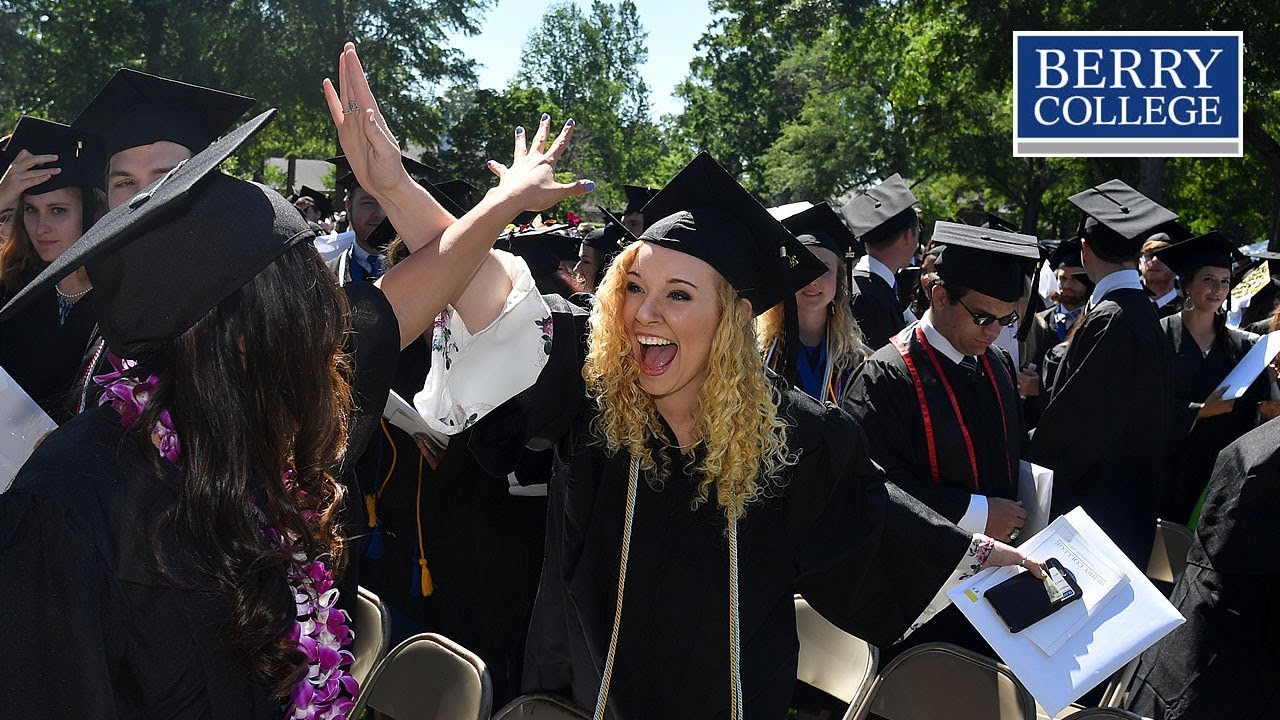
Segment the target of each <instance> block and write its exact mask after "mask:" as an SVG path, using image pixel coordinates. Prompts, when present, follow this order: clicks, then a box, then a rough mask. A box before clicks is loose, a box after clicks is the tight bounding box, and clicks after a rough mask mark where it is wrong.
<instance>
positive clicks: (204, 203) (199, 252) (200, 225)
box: [0, 110, 315, 358]
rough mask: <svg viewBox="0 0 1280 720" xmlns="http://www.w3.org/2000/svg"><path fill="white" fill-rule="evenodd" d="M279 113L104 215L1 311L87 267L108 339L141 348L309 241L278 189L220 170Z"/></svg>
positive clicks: (2, 313)
mask: <svg viewBox="0 0 1280 720" xmlns="http://www.w3.org/2000/svg"><path fill="white" fill-rule="evenodd" d="M275 113H276V111H275V110H269V111H267V112H265V113H263V114H262V115H259V116H258V117H256V118H254V119H253V120H250V121H249V122H248V123H246V124H245V125H243V126H242V127H240V128H238V129H236V130H235V131H234V132H231V133H229V134H228V135H226V136H225V137H223V138H222V139H220V140H218V141H216V142H215V143H213V144H212V145H210V146H209V147H208V148H206V149H205V150H204V151H202V152H200V153H198V154H197V155H195V156H194V157H192V158H191V159H190V160H187V161H184V162H183V163H181V164H180V165H178V166H177V167H176V168H174V169H173V170H172V171H171V172H169V174H168V175H166V176H164V177H163V178H161V179H160V180H158V181H156V182H155V183H153V184H152V185H151V186H150V187H148V188H147V189H146V190H145V191H144V192H142V193H140V194H138V195H135V196H134V197H133V198H131V199H130V200H129V201H128V202H125V203H123V204H121V205H119V206H118V207H116V208H115V209H114V210H112V211H111V212H109V213H107V214H106V215H105V216H103V218H102V219H101V220H99V221H98V222H97V223H95V224H94V225H93V227H91V228H90V229H89V230H88V232H86V233H85V234H84V235H83V236H81V237H80V239H79V240H77V241H76V242H75V243H74V244H73V245H72V246H71V247H69V248H67V250H66V251H65V252H63V253H62V255H60V256H58V258H57V259H56V260H54V261H53V262H52V263H50V264H49V266H48V267H46V268H45V269H44V271H43V272H41V273H40V275H38V276H37V277H36V279H35V280H33V281H32V282H31V283H30V284H28V285H27V286H26V287H24V288H23V289H22V290H21V291H19V292H18V294H17V295H15V296H14V297H13V299H12V300H10V301H9V303H8V304H7V305H5V306H4V308H3V309H0V320H3V319H5V318H8V317H9V316H11V315H13V314H14V312H16V311H17V310H20V309H21V308H22V307H24V306H25V305H26V304H27V303H28V302H29V301H30V300H31V299H32V298H34V297H36V296H37V295H39V294H41V293H45V292H48V290H49V288H50V286H52V285H53V284H54V283H55V282H57V281H58V280H60V279H62V278H64V277H66V276H67V275H69V274H71V273H72V272H73V271H75V270H76V269H77V268H79V267H84V268H85V269H86V270H88V273H89V278H90V279H91V280H92V281H93V289H94V291H93V294H92V295H91V296H90V297H91V298H92V300H91V302H92V303H93V311H94V315H95V316H96V317H97V320H98V327H99V329H100V330H101V332H102V336H103V338H105V339H106V341H107V347H109V348H110V349H111V350H112V352H115V353H116V354H117V355H120V356H121V357H126V358H137V357H138V356H139V355H141V354H143V353H146V352H147V351H149V350H151V349H154V347H155V346H156V345H157V344H159V343H163V342H165V341H168V340H171V339H173V338H175V337H177V336H178V335H180V334H182V333H183V332H185V331H186V330H187V329H188V328H190V327H191V326H192V325H194V324H195V323H196V321H198V320H199V319H200V318H201V317H204V315H206V314H207V313H208V312H209V311H210V310H212V309H213V308H214V306H216V305H217V304H218V303H219V302H221V301H222V300H223V299H224V298H226V297H227V296H229V295H231V294H232V293H234V292H235V291H236V290H238V289H240V288H241V287H243V286H244V285H245V284H246V283H248V282H249V281H250V280H251V279H253V277H254V276H255V275H257V274H258V273H259V272H261V271H262V270H263V269H264V268H266V267H267V266H268V265H270V264H271V263H272V262H274V261H275V260H276V258H278V257H280V256H281V255H282V254H284V252H285V251H286V250H288V249H289V248H290V247H292V246H294V245H296V244H298V243H303V242H310V241H311V240H312V239H313V238H314V237H315V233H314V231H313V230H312V229H311V227H310V226H309V225H308V224H307V223H306V221H305V220H303V219H302V215H301V214H300V213H299V212H298V211H297V209H295V208H294V207H293V206H292V205H291V204H289V202H288V201H287V200H285V199H284V198H283V197H281V196H280V195H279V194H278V193H276V192H275V191H274V190H271V189H270V188H267V187H263V186H261V185H257V184H255V183H250V182H246V181H244V180H238V179H236V178H233V177H231V176H229V175H224V174H222V173H220V172H218V166H219V165H220V164H221V163H222V161H223V160H225V159H226V158H227V156H229V155H230V154H231V153H233V152H235V151H236V150H237V149H238V148H239V147H240V146H241V145H243V144H244V143H245V142H246V141H247V140H248V139H249V138H251V137H252V136H253V135H254V133H256V132H257V131H258V130H260V129H261V128H262V127H263V126H264V125H266V124H267V123H268V122H270V121H271V119H272V118H273V117H274V116H275ZM227 227H234V228H235V232H225V229H226V228H227Z"/></svg>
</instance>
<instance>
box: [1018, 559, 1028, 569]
mask: <svg viewBox="0 0 1280 720" xmlns="http://www.w3.org/2000/svg"><path fill="white" fill-rule="evenodd" d="M1018 564H1019V565H1021V566H1022V568H1023V569H1024V570H1025V569H1026V567H1027V559H1026V558H1022V560H1021V561H1019V562H1018Z"/></svg>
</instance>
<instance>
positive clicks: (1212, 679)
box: [1129, 420, 1280, 720]
mask: <svg viewBox="0 0 1280 720" xmlns="http://www.w3.org/2000/svg"><path fill="white" fill-rule="evenodd" d="M1276 508H1280V420H1272V421H1271V422H1268V423H1267V424H1265V425H1263V426H1261V427H1259V428H1257V429H1255V430H1252V431H1250V432H1249V433H1248V434H1246V435H1244V436H1242V437H1241V438H1240V439H1239V440H1237V441H1236V442H1234V443H1232V444H1231V445H1229V446H1227V448H1226V449H1225V450H1223V451H1222V453H1221V454H1220V455H1219V456H1218V464H1217V466H1216V468H1215V469H1214V473H1213V480H1212V481H1211V482H1210V485H1209V490H1208V493H1207V495H1206V497H1205V501H1204V510H1203V512H1202V514H1201V516H1200V524H1199V525H1198V527H1197V530H1196V539H1195V542H1194V543H1193V544H1192V546H1191V551H1190V552H1189V553H1188V554H1187V570H1186V573H1185V574H1183V576H1182V578H1181V579H1180V580H1179V581H1178V584H1177V585H1176V586H1175V587H1174V590H1173V597H1171V598H1170V599H1171V600H1172V601H1173V604H1174V605H1175V606H1176V607H1177V608H1178V611H1179V612H1181V613H1182V615H1183V616H1184V617H1186V619H1187V622H1186V624H1185V625H1181V626H1179V627H1178V628H1177V629H1175V630H1174V631H1173V632H1172V633H1170V634H1169V635H1167V636H1165V637H1164V639H1162V640H1161V641H1160V642H1158V643H1156V644H1155V646H1153V647H1152V648H1151V649H1150V650H1147V652H1145V653H1143V655H1142V659H1141V661H1140V662H1139V664H1138V673H1137V676H1136V678H1135V684H1134V685H1133V686H1131V689H1130V693H1129V698H1130V699H1129V708H1130V709H1131V710H1134V711H1135V712H1138V713H1140V714H1142V715H1143V716H1145V717H1150V718H1154V719H1155V720H1193V719H1195V718H1231V719H1232V720H1262V719H1263V718H1273V717H1275V715H1276V708H1277V703H1280V685H1278V684H1277V683H1276V678H1278V677H1280V650H1278V649H1280V541H1278V540H1277V536H1276V532H1275V520H1276Z"/></svg>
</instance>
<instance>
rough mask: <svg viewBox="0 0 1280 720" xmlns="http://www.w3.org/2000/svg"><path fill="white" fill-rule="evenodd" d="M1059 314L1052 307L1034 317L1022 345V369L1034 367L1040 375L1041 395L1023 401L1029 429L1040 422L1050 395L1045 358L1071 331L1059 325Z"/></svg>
mask: <svg viewBox="0 0 1280 720" xmlns="http://www.w3.org/2000/svg"><path fill="white" fill-rule="evenodd" d="M1057 312H1058V308H1057V307H1051V308H1048V309H1047V310H1041V311H1040V312H1038V313H1036V314H1035V315H1033V316H1032V317H1031V328H1030V329H1029V330H1028V331H1027V338H1026V340H1024V341H1023V343H1022V359H1021V361H1022V368H1023V369H1027V368H1030V367H1031V366H1033V365H1034V366H1035V371H1036V373H1037V374H1039V375H1040V394H1039V395H1035V396H1032V397H1027V398H1023V400H1022V409H1023V416H1024V418H1025V419H1026V422H1027V426H1028V427H1035V424H1036V423H1037V422H1039V420H1040V411H1041V410H1042V409H1043V406H1044V402H1043V399H1044V398H1046V397H1048V394H1049V393H1048V389H1047V388H1048V384H1047V383H1046V382H1045V381H1044V377H1045V372H1044V367H1045V356H1046V355H1048V354H1049V351H1050V350H1052V349H1053V347H1054V346H1055V345H1057V344H1058V343H1060V342H1062V341H1064V340H1066V339H1067V331H1068V330H1070V329H1071V327H1070V325H1067V324H1066V323H1061V324H1060V323H1058V321H1057V319H1056V315H1057Z"/></svg>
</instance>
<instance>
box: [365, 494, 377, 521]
mask: <svg viewBox="0 0 1280 720" xmlns="http://www.w3.org/2000/svg"><path fill="white" fill-rule="evenodd" d="M364 509H365V512H366V514H368V516H369V527H370V528H376V527H378V498H377V496H375V495H374V494H373V493H367V494H365V496H364Z"/></svg>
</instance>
